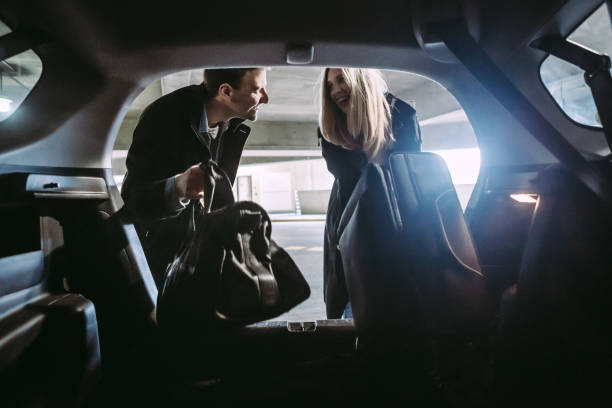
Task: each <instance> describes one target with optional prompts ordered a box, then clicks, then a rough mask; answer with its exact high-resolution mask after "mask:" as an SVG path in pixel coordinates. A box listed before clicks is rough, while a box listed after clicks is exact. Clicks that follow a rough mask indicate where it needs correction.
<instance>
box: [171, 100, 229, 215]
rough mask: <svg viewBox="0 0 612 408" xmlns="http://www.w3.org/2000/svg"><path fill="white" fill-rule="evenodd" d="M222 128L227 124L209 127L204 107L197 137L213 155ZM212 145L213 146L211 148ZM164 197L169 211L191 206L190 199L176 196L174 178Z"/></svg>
mask: <svg viewBox="0 0 612 408" xmlns="http://www.w3.org/2000/svg"><path fill="white" fill-rule="evenodd" d="M221 127H225V123H221V124H220V125H219V124H218V125H217V126H215V127H213V128H212V129H211V128H209V127H208V116H207V115H206V106H204V109H202V117H201V118H200V126H199V127H198V133H197V136H198V140H199V141H200V143H201V144H202V146H203V147H204V148H205V149H207V150H210V151H211V153H213V154H214V153H215V152H213V150H215V151H216V148H217V144H218V140H217V136H218V135H219V133H220V128H221ZM215 142H216V143H215ZM211 144H212V145H213V146H211ZM213 157H214V156H213ZM164 196H165V199H166V205H167V206H168V208H169V209H171V210H173V211H178V210H180V209H182V208H184V207H185V206H187V204H189V199H188V198H186V199H183V200H180V199H179V197H178V195H177V194H176V188H175V185H174V177H170V178H169V179H168V181H166V185H165V187H164Z"/></svg>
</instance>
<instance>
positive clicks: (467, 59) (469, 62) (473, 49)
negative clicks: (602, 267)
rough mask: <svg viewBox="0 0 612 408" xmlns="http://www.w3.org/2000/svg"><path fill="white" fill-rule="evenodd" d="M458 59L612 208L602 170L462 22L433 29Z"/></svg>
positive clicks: (562, 162)
mask: <svg viewBox="0 0 612 408" xmlns="http://www.w3.org/2000/svg"><path fill="white" fill-rule="evenodd" d="M431 30H432V31H433V32H435V33H436V34H437V35H438V36H439V37H440V39H441V40H442V41H444V43H445V44H446V46H447V47H448V48H449V49H450V50H451V51H452V52H453V54H455V56H456V57H457V59H458V60H459V61H460V62H461V63H462V64H463V65H464V66H465V67H466V68H467V69H468V71H470V72H471V73H472V75H474V77H475V78H476V80H478V81H479V82H480V83H481V84H482V85H483V86H484V87H485V88H486V89H487V90H488V91H489V92H490V93H491V94H492V95H493V96H494V97H495V98H496V99H497V100H499V102H500V103H501V104H502V105H503V106H504V107H505V108H506V109H507V110H508V112H510V114H512V116H514V117H515V118H516V119H517V120H518V121H519V123H521V125H522V126H523V127H525V129H527V130H528V131H529V132H530V133H531V134H532V135H533V136H534V137H535V138H536V139H537V140H538V141H539V142H540V143H542V145H544V147H546V148H547V149H548V150H549V151H550V152H551V153H552V154H553V155H554V156H555V157H556V158H557V159H558V160H559V161H560V162H561V164H562V165H564V166H565V167H566V168H568V169H569V170H570V171H572V172H573V173H574V175H575V176H576V177H577V178H578V179H579V180H580V181H582V182H583V183H584V184H585V185H586V186H587V187H588V188H589V189H590V190H591V191H593V193H595V194H596V195H597V196H598V197H599V198H601V199H602V200H604V201H605V202H606V203H607V204H608V205H611V206H612V192H611V190H612V188H611V186H610V184H609V182H608V180H607V179H606V177H605V176H604V175H603V174H602V172H601V170H600V169H599V168H598V167H597V166H595V165H593V164H592V163H589V162H587V160H586V159H585V158H584V157H583V156H582V155H581V154H580V153H579V152H578V151H577V150H576V149H575V148H574V147H573V146H572V145H571V144H570V143H569V142H568V141H567V140H566V139H565V138H564V137H563V136H562V135H561V134H560V133H559V132H558V131H557V130H556V129H555V128H554V127H553V126H552V125H551V124H550V123H549V122H548V121H547V120H546V119H545V118H544V116H542V114H540V112H539V111H538V110H537V109H535V107H534V106H533V105H532V104H531V103H530V102H529V101H528V100H527V98H525V96H524V95H523V94H522V93H521V92H519V90H518V89H517V88H516V87H515V86H514V84H513V83H512V82H511V81H510V80H509V79H508V78H507V77H506V75H505V74H504V73H503V72H502V71H501V70H500V69H499V68H498V67H497V66H496V65H495V63H494V62H493V60H491V58H490V57H489V56H488V55H487V54H486V53H485V52H484V51H483V50H482V49H481V48H480V46H479V45H478V44H477V43H476V41H475V40H474V39H473V38H472V37H471V36H470V34H469V31H468V29H467V26H466V25H465V22H464V21H463V20H451V21H444V22H441V23H435V24H433V25H432V26H431Z"/></svg>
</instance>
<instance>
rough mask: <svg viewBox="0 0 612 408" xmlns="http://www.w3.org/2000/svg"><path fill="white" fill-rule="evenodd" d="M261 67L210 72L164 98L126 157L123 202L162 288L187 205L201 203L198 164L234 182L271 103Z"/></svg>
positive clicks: (144, 120) (143, 121)
mask: <svg viewBox="0 0 612 408" xmlns="http://www.w3.org/2000/svg"><path fill="white" fill-rule="evenodd" d="M265 87H266V71H265V69H263V68H239V69H238V68H237V69H210V70H209V69H207V70H206V71H205V72H204V83H203V84H201V85H191V86H186V87H184V88H181V89H178V90H176V91H174V92H172V93H170V94H168V95H164V96H163V97H161V98H159V99H158V100H156V101H155V102H153V103H152V104H151V105H149V106H148V107H147V108H146V109H145V111H144V112H143V114H142V116H141V118H140V121H139V122H138V125H137V126H136V129H135V130H134V137H133V140H132V145H131V146H130V150H129V152H128V156H127V161H126V165H127V173H126V175H125V178H124V182H123V188H122V191H121V195H122V197H123V200H124V202H125V210H126V211H127V212H128V213H129V214H130V216H131V217H132V218H133V219H134V220H135V225H136V230H137V231H138V235H139V237H140V240H141V243H142V245H143V248H144V251H145V254H146V256H147V260H148V262H149V267H150V268H151V272H152V273H153V277H154V278H155V283H156V284H157V287H158V288H159V289H161V288H162V285H163V280H164V273H165V269H166V266H167V264H168V263H169V262H170V261H171V260H172V258H173V256H174V255H175V253H176V251H177V250H178V247H179V245H180V243H181V241H182V240H183V238H184V236H185V233H186V231H187V225H188V220H189V218H188V217H190V216H191V213H190V212H189V211H183V210H184V209H185V207H186V205H187V204H188V203H189V200H191V199H199V198H202V197H203V188H204V174H203V172H202V170H201V169H200V167H199V164H200V163H202V162H207V161H208V160H209V159H213V160H215V161H216V162H217V163H218V164H219V165H220V166H221V167H222V168H223V169H224V170H225V172H226V173H227V175H228V176H229V179H230V180H231V181H232V183H233V182H234V179H235V178H236V171H237V170H238V164H239V161H240V156H241V155H242V150H243V148H244V144H245V142H246V139H247V137H248V135H249V132H250V129H249V127H248V126H246V125H244V124H243V123H242V122H243V121H244V120H245V119H249V120H252V121H255V120H256V119H257V112H258V109H259V107H260V105H261V104H264V103H268V94H267V92H266V89H265Z"/></svg>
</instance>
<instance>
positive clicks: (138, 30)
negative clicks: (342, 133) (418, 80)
mask: <svg viewBox="0 0 612 408" xmlns="http://www.w3.org/2000/svg"><path fill="white" fill-rule="evenodd" d="M456 3H457V1H452V0H446V1H429V2H426V1H401V2H387V3H385V4H384V5H381V6H377V7H372V6H367V5H366V6H364V7H357V5H356V3H354V2H345V1H339V2H329V1H327V2H324V1H311V2H308V3H304V4H300V5H294V6H292V7H288V6H287V4H286V2H277V1H267V2H266V1H260V2H249V1H235V2H231V5H230V6H229V7H228V4H230V3H228V2H202V1H175V2H173V3H172V4H171V5H168V4H165V5H163V6H155V5H152V4H151V3H150V2H142V1H130V2H123V3H121V5H120V6H117V3H115V2H94V1H90V2H83V1H78V0H66V1H60V2H45V1H40V2H22V1H18V0H4V1H3V2H2V4H0V19H2V20H3V21H4V22H5V23H7V24H8V25H9V26H10V27H12V28H13V29H16V28H19V27H34V28H36V29H39V30H42V31H44V32H46V33H49V34H50V35H51V36H52V38H53V40H52V41H51V42H50V43H49V44H45V45H42V46H40V47H37V48H36V49H35V50H36V52H37V53H38V54H39V55H40V56H41V58H42V59H43V62H44V69H43V77H42V78H41V80H40V82H39V85H38V86H37V87H36V88H35V89H34V90H33V92H32V94H31V95H30V97H29V98H28V99H27V100H26V103H24V106H23V107H22V108H21V109H20V110H19V111H22V112H21V115H14V116H15V117H11V118H9V119H8V120H6V121H5V122H3V123H2V124H0V130H1V131H3V133H4V134H5V136H4V137H3V138H0V153H2V152H4V153H5V154H4V155H2V156H0V158H2V160H3V161H5V162H7V163H19V162H20V161H22V160H23V158H22V157H24V155H25V151H24V149H25V150H26V151H28V150H29V153H32V149H34V151H33V152H34V153H35V155H34V156H36V154H38V155H39V156H40V158H39V159H38V160H37V159H36V158H34V159H32V157H33V156H31V155H30V158H29V159H28V160H29V161H30V162H31V163H34V164H40V165H43V164H46V165H51V164H53V165H63V166H71V167H109V166H110V164H109V163H110V159H109V157H110V154H109V153H110V150H111V149H112V141H113V135H114V134H115V133H116V131H117V129H118V127H119V124H120V122H121V119H122V118H123V116H124V115H125V113H126V112H127V109H128V106H129V104H130V102H131V100H133V99H134V98H135V97H136V95H138V93H139V92H140V91H141V90H142V89H143V88H144V87H145V86H146V85H148V84H149V83H150V82H151V81H153V80H155V79H158V78H160V77H162V76H164V75H166V74H169V73H172V72H177V71H181V70H185V69H195V68H200V67H204V66H249V65H267V66H276V65H286V48H287V45H288V44H292V43H308V44H312V45H313V46H314V59H313V62H312V64H311V65H314V66H329V65H335V66H337V65H346V66H368V67H379V68H389V69H400V70H405V71H409V72H414V73H417V74H422V75H425V76H427V77H429V78H431V79H434V80H436V81H438V82H440V83H441V84H442V85H444V86H445V87H446V88H447V89H448V90H449V91H451V93H453V94H454V96H455V97H456V98H457V99H458V100H459V102H460V103H461V105H462V106H463V108H464V109H465V110H466V113H467V114H468V117H470V120H471V122H472V125H473V127H474V130H475V131H476V134H477V136H478V137H479V142H480V143H481V145H482V144H483V143H484V144H485V145H486V139H485V138H486V137H487V135H488V134H490V133H491V131H492V129H495V126H494V125H492V124H490V123H485V122H486V121H487V120H488V121H490V119H491V114H490V113H489V114H488V115H487V116H488V119H487V120H484V119H482V118H480V119H479V117H478V116H479V115H481V116H482V113H481V112H482V107H480V106H479V103H484V104H488V105H491V106H493V105H495V108H491V109H496V115H494V116H493V117H498V119H499V121H501V122H499V123H505V122H506V121H508V123H510V122H511V121H512V119H511V118H509V115H507V113H504V112H503V108H502V109H500V106H499V104H496V102H494V101H493V100H491V96H490V95H488V94H487V93H486V91H484V89H482V88H481V87H480V86H479V85H478V84H477V83H476V81H474V78H472V77H471V76H470V74H469V73H468V72H467V71H466V70H465V69H464V68H463V67H462V66H460V65H457V64H443V63H439V62H436V61H434V60H433V59H432V58H431V56H430V55H428V54H427V53H426V52H425V51H423V50H422V49H421V48H420V46H419V41H418V39H419V38H417V36H415V31H414V27H420V26H421V24H422V23H423V21H429V20H431V19H432V18H433V19H434V20H435V19H437V18H440V17H457V12H455V11H454V10H455V9H456V7H455V6H453V4H456ZM461 3H463V5H464V6H465V10H466V11H465V15H466V16H467V17H466V19H467V20H468V23H469V26H470V28H471V29H472V32H473V33H476V35H477V37H478V39H479V42H480V44H481V46H482V47H483V48H484V49H485V50H486V51H487V52H488V53H489V55H491V56H492V57H493V58H494V60H495V61H496V62H497V63H498V64H499V65H500V66H502V67H503V68H502V69H504V70H505V71H506V72H507V74H508V75H509V76H510V77H512V76H513V75H519V76H520V77H521V78H522V77H524V76H525V75H524V72H521V69H524V67H525V66H530V67H534V66H536V67H537V65H538V64H539V61H541V59H542V58H543V56H544V55H543V54H542V53H540V52H538V51H534V50H529V49H526V47H525V46H526V44H528V43H529V42H530V41H531V40H532V39H533V38H534V37H535V36H536V35H537V34H538V33H548V32H557V33H561V34H567V33H568V32H569V30H570V29H571V28H573V27H574V26H575V25H576V24H578V23H579V22H580V20H581V19H583V18H584V17H585V16H586V15H587V14H588V12H587V11H588V10H591V9H593V8H594V7H595V6H596V5H597V4H599V3H601V1H597V0H584V1H563V0H546V1H537V2H536V1H525V0H520V1H514V2H505V1H504V2H502V1H484V0H482V1H467V0H466V1H462V2H461ZM432 16H434V17H432ZM517 21H520V24H517ZM521 75H522V76H521ZM532 76H533V78H531V79H530V81H536V80H537V81H539V78H537V73H535V74H534V75H532ZM46 78H53V81H54V83H50V82H51V81H46ZM534 83H536V82H532V83H531V84H530V83H525V84H518V85H522V86H523V87H524V88H525V89H526V90H529V89H531V88H532V85H533V84H534ZM540 88H542V87H541V86H540ZM50 92H53V93H55V94H57V93H58V92H63V93H64V94H66V95H70V100H63V101H61V102H60V103H59V106H57V105H58V101H57V99H55V98H52V97H50V96H49V93H50ZM531 92H532V93H533V94H532V95H530V96H531V97H532V98H533V99H535V100H538V99H540V100H542V98H549V97H548V95H547V94H545V93H541V91H537V92H536V91H533V90H532V91H531ZM538 92H540V93H538ZM478 98H480V99H481V102H477V99H478ZM489 100H490V103H488V102H487V101H489ZM51 105H54V109H53V112H47V111H49V106H51ZM551 105H552V104H551ZM60 108H61V109H60ZM28 109H29V110H28ZM547 109H548V111H547V112H543V113H545V115H546V116H549V117H550V116H552V117H553V118H555V119H556V120H557V121H560V122H559V126H562V125H563V123H564V122H562V120H563V119H562V118H563V115H560V114H559V112H557V111H555V110H554V107H552V106H551V107H549V108H547ZM19 111H18V112H19ZM76 111H80V114H79V115H78V117H75V116H74V112H76ZM28 113H29V114H35V115H36V117H37V118H38V119H39V120H37V123H36V122H35V123H31V122H32V121H31V120H30V121H28V120H27V119H28V118H27V117H26V116H25V115H26V114H28ZM515 127H516V126H515ZM85 131H87V134H84V132H85ZM515 133H516V132H515ZM518 133H520V132H518ZM573 133H574V134H573V136H571V137H576V138H584V137H585V136H584V135H585V134H588V135H589V137H591V138H592V135H591V133H593V131H592V130H589V129H578V130H577V131H576V132H573ZM77 134H78V135H79V136H75V135H77ZM75 137H80V138H81V141H82V143H81V144H83V143H84V144H85V146H82V145H75V144H74V143H71V141H72V140H73V138H75ZM514 137H515V138H516V139H517V140H516V141H515V142H514V143H515V146H514V147H512V146H505V147H504V149H500V152H501V151H505V152H506V153H505V158H506V160H508V162H509V163H512V162H514V163H515V164H524V163H520V162H521V161H523V162H527V163H529V162H532V161H544V162H546V161H550V160H551V156H550V155H549V154H547V153H546V151H545V150H544V149H543V148H542V147H541V146H539V144H538V143H537V142H536V141H535V140H533V138H532V137H531V136H530V135H528V134H526V133H525V134H522V135H515V136H514ZM44 138H47V139H52V140H51V141H49V142H48V143H47V144H45V143H44V141H43V143H42V146H39V147H38V149H40V151H41V152H42V151H44V152H45V156H44V157H43V156H42V155H41V154H40V153H36V149H37V148H35V147H32V146H33V145H32V143H33V142H34V141H36V140H39V139H44ZM525 143H526V144H527V145H529V146H531V147H532V148H531V149H529V151H530V152H531V153H529V154H530V155H531V156H529V155H527V156H525V154H524V149H523V148H522V147H521V146H522V145H524V144H525ZM39 144H40V143H39ZM66 145H68V146H69V147H68V152H66V151H65V149H66ZM16 147H23V148H22V149H21V150H19V149H17V150H16V149H15V148H16ZM62 149H63V150H62ZM593 149H594V150H597V149H599V147H598V146H595V147H593ZM494 150H495V148H494V146H492V145H491V146H489V148H488V149H487V148H486V146H485V151H488V152H489V153H491V154H492V156H491V160H492V161H496V159H497V158H496V157H494V156H495V152H494ZM513 151H514V152H515V153H516V154H515V155H513V154H508V152H513ZM521 151H523V152H521ZM54 156H56V159H57V160H55V161H54V160H53V159H51V158H52V157H54ZM521 156H522V157H521ZM500 157H501V155H500ZM514 159H516V160H514Z"/></svg>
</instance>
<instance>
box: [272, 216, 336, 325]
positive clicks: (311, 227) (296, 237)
mask: <svg viewBox="0 0 612 408" xmlns="http://www.w3.org/2000/svg"><path fill="white" fill-rule="evenodd" d="M324 229H325V223H324V221H320V220H315V221H272V239H274V240H275V241H276V243H277V244H279V245H280V246H282V247H283V248H284V249H285V250H286V251H287V252H289V255H291V257H292V258H293V260H294V261H295V263H296V264H297V266H298V267H299V268H300V270H301V271H302V274H303V275H304V277H305V278H306V281H307V282H308V284H309V285H310V292H311V293H310V298H308V299H307V300H306V301H304V302H303V303H301V304H299V305H298V306H296V307H295V308H294V309H292V310H290V311H289V312H287V313H285V314H283V315H281V316H279V317H277V318H275V319H272V320H287V321H313V320H320V319H325V318H326V317H325V303H324V302H323V231H324Z"/></svg>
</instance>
